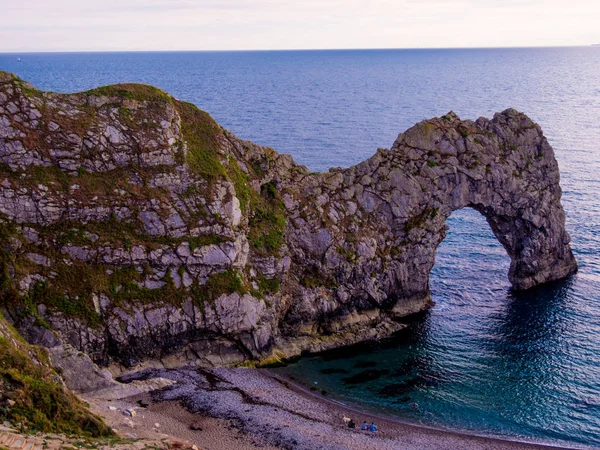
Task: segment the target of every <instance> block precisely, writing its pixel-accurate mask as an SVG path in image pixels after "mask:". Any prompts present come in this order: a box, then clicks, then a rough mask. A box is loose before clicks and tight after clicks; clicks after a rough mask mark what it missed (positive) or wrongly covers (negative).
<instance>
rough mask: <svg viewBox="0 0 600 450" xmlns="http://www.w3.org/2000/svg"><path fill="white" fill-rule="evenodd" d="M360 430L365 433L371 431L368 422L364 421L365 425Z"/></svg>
mask: <svg viewBox="0 0 600 450" xmlns="http://www.w3.org/2000/svg"><path fill="white" fill-rule="evenodd" d="M360 429H361V430H363V431H367V430H368V429H369V425H367V421H366V420H363V424H362V426H361V427H360Z"/></svg>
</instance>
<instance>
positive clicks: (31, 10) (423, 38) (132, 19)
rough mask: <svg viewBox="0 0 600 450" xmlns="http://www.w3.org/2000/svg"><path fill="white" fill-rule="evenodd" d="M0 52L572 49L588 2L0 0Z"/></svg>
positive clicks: (598, 9) (589, 20)
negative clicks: (408, 48)
mask: <svg viewBox="0 0 600 450" xmlns="http://www.w3.org/2000/svg"><path fill="white" fill-rule="evenodd" d="M0 11H2V16H1V17H0V51H26V50H40V51H44V50H107V49H111V50H117V49H118V50H175V49H181V50H206V49H215V50H219V49H279V48H374V47H380V48H382V47H383V48H390V47H397V48H398V47H399V48H404V47H472V46H479V47H482V46H527V45H576V44H587V43H590V41H589V40H590V37H592V41H593V42H597V41H600V32H598V30H597V28H598V25H597V24H598V23H600V2H598V1H597V0H571V1H569V2H567V1H566V0H429V1H427V2H423V1H421V0H370V1H369V0H304V1H297V0H294V1H292V0H222V1H217V0H86V1H81V0H54V1H52V2H49V1H47V0H28V1H22V2H17V1H14V0H0Z"/></svg>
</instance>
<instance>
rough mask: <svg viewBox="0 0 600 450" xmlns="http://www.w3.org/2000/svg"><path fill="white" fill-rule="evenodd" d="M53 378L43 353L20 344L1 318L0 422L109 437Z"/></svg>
mask: <svg viewBox="0 0 600 450" xmlns="http://www.w3.org/2000/svg"><path fill="white" fill-rule="evenodd" d="M54 377H55V373H54V371H52V370H51V369H50V366H49V361H48V358H47V355H46V350H45V349H41V348H39V347H34V346H29V345H27V344H25V343H23V342H22V340H21V339H20V336H18V333H17V332H16V331H15V330H14V329H12V327H10V325H8V323H7V322H6V321H5V320H4V318H3V317H2V316H1V315H0V397H2V399H3V401H2V402H1V406H0V422H3V421H5V420H7V421H9V422H11V423H13V424H21V425H22V426H24V427H25V429H26V430H27V431H39V432H44V433H64V434H67V435H76V436H84V437H102V436H112V435H113V432H112V431H111V429H110V428H109V427H107V426H106V425H105V424H104V423H103V422H102V419H100V418H99V417H96V416H94V415H93V414H91V413H90V412H89V411H88V410H87V409H86V408H85V406H84V405H83V403H81V402H80V401H79V400H78V399H77V398H76V397H75V396H74V395H73V394H72V393H71V392H69V391H66V390H64V389H63V387H62V386H61V385H60V384H58V383H57V382H56V381H54ZM8 400H11V402H14V404H13V405H12V406H10V405H9V404H8Z"/></svg>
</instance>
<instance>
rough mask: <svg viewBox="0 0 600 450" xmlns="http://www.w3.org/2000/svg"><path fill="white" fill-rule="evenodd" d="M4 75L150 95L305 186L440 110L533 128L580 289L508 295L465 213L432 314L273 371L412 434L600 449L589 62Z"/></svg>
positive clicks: (180, 56)
mask: <svg viewBox="0 0 600 450" xmlns="http://www.w3.org/2000/svg"><path fill="white" fill-rule="evenodd" d="M18 57H20V58H21V61H20V62H19V61H18V60H17V58H18ZM0 70H7V71H11V72H14V73H16V74H18V75H19V76H20V77H21V78H23V79H25V80H28V81H30V82H32V83H33V84H35V85H36V86H37V87H38V88H41V89H45V90H54V91H59V92H73V91H80V90H85V89H89V88H92V87H96V86H98V85H103V84H109V83H117V82H143V83H149V84H153V85H156V86H159V87H160V88H162V89H164V90H166V91H168V92H170V93H171V94H173V95H175V96H176V97H178V98H181V99H185V100H188V101H192V102H194V103H195V104H196V105H198V106H199V107H200V108H201V109H204V110H206V111H208V112H209V113H210V114H212V115H213V117H215V119H217V120H218V121H219V122H220V123H221V124H222V125H223V126H225V127H226V128H228V129H230V130H232V131H233V132H234V133H236V134H237V135H238V136H240V137H243V138H246V139H250V140H253V141H255V142H257V143H259V144H262V145H268V146H271V147H273V148H275V149H276V150H278V151H279V152H282V153H290V154H292V155H293V156H294V158H295V159H296V161H298V162H300V163H303V164H306V165H307V166H308V167H310V168H311V169H312V170H327V168H329V167H331V166H342V167H345V166H349V165H351V164H354V163H357V162H359V161H361V160H363V159H365V158H366V157H368V156H370V155H371V154H373V153H374V151H375V150H376V148H377V147H389V146H390V145H391V144H392V142H393V141H394V139H395V138H396V136H397V135H398V133H400V132H402V131H404V130H405V129H406V128H408V127H409V126H411V125H413V124H414V123H415V122H417V121H419V120H422V119H425V118H429V117H432V116H440V115H443V114H445V113H446V112H448V111H450V110H454V111H455V112H456V113H457V114H458V115H459V116H460V117H461V118H472V119H475V118H477V117H479V116H481V115H484V116H488V117H489V116H491V115H493V113H494V112H496V111H501V110H503V109H505V108H508V107H513V108H516V109H519V110H521V111H523V112H525V113H527V114H528V115H529V116H530V117H531V118H532V119H533V120H535V121H536V122H538V123H539V124H540V125H541V126H542V128H543V129H544V132H545V134H546V136H547V137H548V139H549V141H550V143H551V144H552V145H553V147H554V149H555V152H556V156H557V159H558V162H559V165H560V169H561V177H562V181H561V183H562V187H563V205H564V207H565V210H566V212H567V227H568V229H569V232H570V233H571V236H572V238H573V242H572V246H573V250H574V253H575V255H576V257H577V259H578V262H579V264H580V271H579V273H578V274H577V275H575V276H573V277H571V278H569V279H567V280H564V281H561V282H556V283H552V284H549V285H545V286H542V287H540V288H537V289H534V290H531V291H527V292H524V293H513V292H511V290H510V285H509V283H508V281H507V276H506V275H507V271H508V266H509V259H508V256H507V255H506V253H505V251H504V249H503V248H502V247H501V246H500V244H499V243H498V242H497V241H496V240H495V238H494V236H493V235H492V233H491V231H490V229H489V226H488V225H487V223H486V222H485V220H484V219H483V217H481V216H480V215H479V214H478V213H477V212H475V211H473V210H462V211H457V212H455V213H454V214H453V215H452V216H451V217H450V218H449V219H448V225H449V226H450V231H449V232H448V236H447V238H446V239H445V240H444V242H443V243H442V244H441V245H440V247H439V248H438V253H437V257H436V265H435V267H434V269H433V271H432V274H431V288H432V296H433V299H434V301H435V302H436V305H435V307H434V308H433V309H432V310H430V311H428V312H427V313H425V314H422V315H421V316H419V317H416V318H413V319H411V321H410V326H409V328H408V329H407V330H405V331H404V332H402V333H401V334H399V335H398V336H396V337H395V338H393V339H390V340H388V341H385V342H383V343H379V344H365V345H359V346H356V347H352V348H348V349H343V350H340V351H333V352H328V353H325V354H321V355H313V356H307V357H304V358H302V359H300V360H299V361H298V362H297V363H294V364H292V365H290V366H288V367H287V368H285V369H283V370H284V371H285V373H286V374H287V375H290V376H293V377H295V378H296V379H298V380H300V381H301V382H303V383H306V384H307V386H308V385H310V386H313V387H316V388H317V389H318V390H319V391H321V390H324V391H326V392H327V395H328V396H330V397H332V398H335V399H338V400H341V401H344V402H346V403H349V404H352V405H356V406H359V407H360V408H365V409H369V410H372V411H375V412H380V413H383V414H386V415H389V416H394V417H397V418H400V419H403V420H407V421H411V422H415V423H422V424H425V425H432V426H439V427H449V428H455V429H461V430H469V431H473V432H476V433H483V434H494V435H501V436H509V437H512V438H519V439H529V438H533V439H541V440H544V441H552V442H555V443H565V442H568V443H570V444H571V445H583V446H585V445H587V446H600V252H599V250H600V202H599V201H598V199H599V198H600V197H599V193H600V48H599V47H589V48H583V47H582V48H555V49H478V50H372V51H363V50H360V51H294V52H199V53H89V54H66V53H65V54H23V55H16V54H10V55H8V54H0ZM315 382H316V383H317V384H316V385H315V384H314V383H315ZM415 403H416V404H417V405H418V407H414V406H415Z"/></svg>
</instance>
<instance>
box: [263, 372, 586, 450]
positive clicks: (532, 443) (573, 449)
mask: <svg viewBox="0 0 600 450" xmlns="http://www.w3.org/2000/svg"><path fill="white" fill-rule="evenodd" d="M259 370H264V371H266V372H267V373H268V375H267V376H269V377H271V378H273V379H275V380H276V381H278V382H280V383H285V384H287V386H285V385H284V386H285V387H286V388H288V389H291V390H295V391H298V392H299V393H301V395H304V396H307V397H310V398H312V399H313V400H314V401H316V402H323V403H326V404H329V405H330V406H331V407H337V408H340V409H343V410H346V411H352V412H353V413H355V414H356V415H357V416H358V415H360V416H361V417H369V418H374V419H377V420H378V421H383V422H390V423H395V424H397V425H398V426H402V427H408V428H414V429H416V430H424V431H431V432H440V433H449V434H453V435H456V436H461V437H472V438H480V439H484V440H490V441H497V442H499V443H502V444H505V443H508V444H511V443H514V444H519V445H527V446H529V447H530V448H532V449H535V448H539V449H556V450H582V449H591V448H593V447H589V446H584V445H581V446H569V447H565V446H563V445H561V444H555V443H553V442H547V441H543V440H536V439H532V440H526V439H517V438H515V439H510V438H509V437H508V436H499V435H487V434H483V433H477V432H475V431H469V430H460V429H453V428H442V427H435V426H432V425H424V424H417V423H414V422H409V421H405V420H402V419H400V418H396V417H390V416H387V415H384V414H377V413H373V412H370V411H365V410H362V409H360V406H358V405H351V404H347V403H344V402H342V401H340V400H335V399H333V398H330V397H325V396H323V395H319V394H317V393H315V392H312V391H311V390H310V389H307V388H306V387H305V386H303V385H302V384H300V383H298V381H297V380H293V379H290V378H289V377H286V376H284V375H281V374H279V373H276V372H273V371H272V369H259ZM358 425H359V424H358V422H357V426H358Z"/></svg>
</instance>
